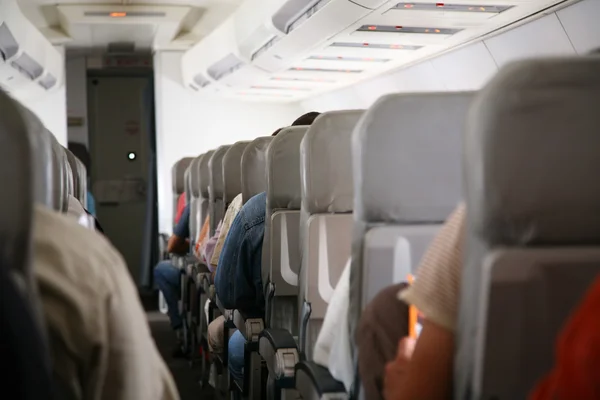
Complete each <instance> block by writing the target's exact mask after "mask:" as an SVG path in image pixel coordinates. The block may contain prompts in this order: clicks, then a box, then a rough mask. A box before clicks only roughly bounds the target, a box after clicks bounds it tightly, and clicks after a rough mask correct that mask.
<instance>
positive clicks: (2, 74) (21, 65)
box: [0, 0, 64, 96]
mask: <svg viewBox="0 0 600 400" xmlns="http://www.w3.org/2000/svg"><path fill="white" fill-rule="evenodd" d="M63 75H64V60H63V57H62V55H61V54H60V53H59V52H58V51H57V50H56V49H55V48H54V47H53V46H52V44H51V43H50V42H49V41H48V40H47V39H46V38H45V37H44V36H43V35H42V34H41V33H40V32H39V31H38V30H37V29H36V28H35V26H33V24H32V23H31V22H29V20H28V19H27V18H26V17H25V16H24V15H23V14H22V13H21V10H20V8H19V6H18V4H17V2H16V1H14V0H3V1H1V2H0V86H1V87H2V88H3V89H4V90H6V91H8V92H12V93H15V94H17V95H19V96H40V95H42V94H44V93H45V92H47V91H51V90H53V89H56V88H58V87H60V86H61V85H62V77H63Z"/></svg>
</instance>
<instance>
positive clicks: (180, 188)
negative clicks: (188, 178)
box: [171, 157, 194, 195]
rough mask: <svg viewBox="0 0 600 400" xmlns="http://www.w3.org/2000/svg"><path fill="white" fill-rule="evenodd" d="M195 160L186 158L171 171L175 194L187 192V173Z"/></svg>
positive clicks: (178, 162)
mask: <svg viewBox="0 0 600 400" xmlns="http://www.w3.org/2000/svg"><path fill="white" fill-rule="evenodd" d="M193 160H194V158H193V157H185V158H182V159H181V160H179V161H177V162H176V163H175V165H173V168H172V169H171V174H172V180H173V194H175V195H179V194H181V193H183V192H185V171H186V170H187V168H188V167H189V166H190V163H191V162H192V161H193Z"/></svg>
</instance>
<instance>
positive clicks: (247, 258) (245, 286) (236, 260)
mask: <svg viewBox="0 0 600 400" xmlns="http://www.w3.org/2000/svg"><path fill="white" fill-rule="evenodd" d="M266 201H267V196H266V193H264V192H263V193H261V194H258V195H256V196H254V197H252V198H251V199H250V200H248V202H247V203H246V204H244V206H243V207H242V209H241V210H240V212H239V213H238V215H237V216H236V217H235V219H234V220H233V222H232V224H231V228H230V229H229V233H228V234H227V238H226V239H225V243H224V244H223V250H222V251H221V255H220V257H219V263H218V266H219V267H218V268H217V274H216V276H215V289H216V291H217V296H219V300H220V301H221V303H222V304H223V306H224V307H225V308H227V309H237V310H240V311H243V312H246V313H251V314H257V313H258V314H262V313H263V312H264V307H265V299H264V294H263V288H262V276H261V261H262V246H263V236H264V233H265V213H266Z"/></svg>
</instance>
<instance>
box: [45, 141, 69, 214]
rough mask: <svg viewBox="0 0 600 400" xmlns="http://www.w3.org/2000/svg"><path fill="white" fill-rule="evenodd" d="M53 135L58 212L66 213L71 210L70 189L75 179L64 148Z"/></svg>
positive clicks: (53, 166)
mask: <svg viewBox="0 0 600 400" xmlns="http://www.w3.org/2000/svg"><path fill="white" fill-rule="evenodd" d="M50 135H51V139H52V150H53V165H52V171H53V173H54V184H55V190H56V200H57V205H58V208H57V209H56V210H57V211H63V212H66V211H67V210H68V209H69V189H70V187H72V184H73V177H72V176H71V171H70V168H69V161H68V160H67V155H66V153H65V151H64V148H63V147H62V146H61V145H60V143H58V140H56V138H55V137H54V135H52V134H50Z"/></svg>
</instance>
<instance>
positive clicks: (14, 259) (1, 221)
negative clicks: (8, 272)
mask: <svg viewBox="0 0 600 400" xmlns="http://www.w3.org/2000/svg"><path fill="white" fill-rule="evenodd" d="M0 110H2V113H0V141H1V142H2V143H1V145H0V162H1V163H2V167H1V168H0V179H1V181H2V185H3V187H2V190H0V203H1V204H2V207H0V243H2V246H0V258H1V260H2V261H3V262H2V266H8V265H10V266H12V267H13V268H14V269H15V270H18V271H19V272H21V273H27V264H26V260H27V249H29V237H30V231H31V215H32V204H33V188H32V185H31V183H32V178H33V171H32V166H31V161H32V157H31V153H32V148H31V146H30V143H29V137H30V136H31V134H32V132H30V131H29V129H28V128H29V127H28V123H27V121H26V120H25V113H22V112H21V110H22V107H20V106H19V105H18V104H17V103H16V101H14V100H13V99H11V98H10V97H9V96H8V94H6V93H5V92H4V91H3V90H1V89H0ZM34 149H35V147H34Z"/></svg>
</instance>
